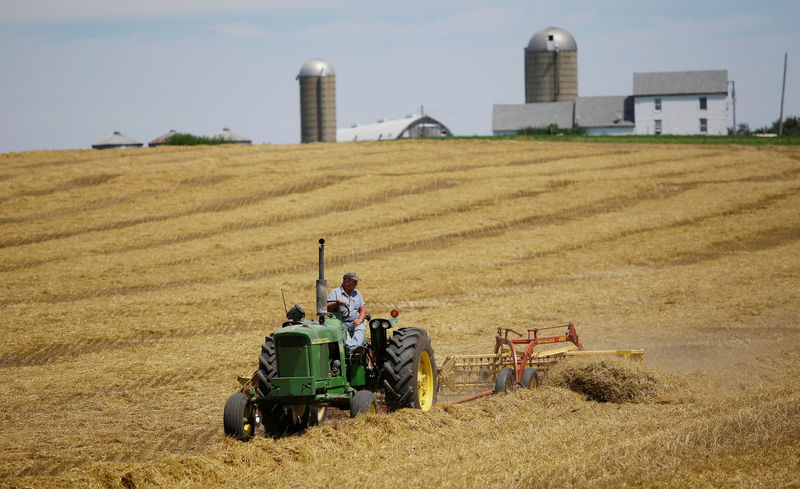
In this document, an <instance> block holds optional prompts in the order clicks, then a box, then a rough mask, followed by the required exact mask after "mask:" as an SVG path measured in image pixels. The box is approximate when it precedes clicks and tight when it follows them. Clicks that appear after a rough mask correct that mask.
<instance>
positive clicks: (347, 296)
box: [328, 272, 367, 350]
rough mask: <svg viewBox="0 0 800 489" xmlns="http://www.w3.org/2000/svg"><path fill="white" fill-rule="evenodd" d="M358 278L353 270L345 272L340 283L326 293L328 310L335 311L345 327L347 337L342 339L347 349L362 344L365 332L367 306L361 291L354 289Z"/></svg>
mask: <svg viewBox="0 0 800 489" xmlns="http://www.w3.org/2000/svg"><path fill="white" fill-rule="evenodd" d="M358 280H359V279H358V275H356V274H355V273H354V272H347V273H345V274H344V276H343V277H342V285H341V286H339V287H337V288H335V289H333V290H332V291H331V293H330V294H329V295H328V311H330V312H334V311H335V312H337V313H338V314H339V316H340V317H341V318H342V323H344V326H345V328H347V333H348V337H347V338H345V340H344V346H345V348H346V349H347V350H353V349H355V348H358V347H359V346H362V345H363V344H364V336H365V335H366V332H367V327H366V325H365V324H364V319H365V318H366V316H367V308H366V303H365V302H364V297H362V296H361V292H359V291H358V290H356V285H358Z"/></svg>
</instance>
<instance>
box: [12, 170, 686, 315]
mask: <svg viewBox="0 0 800 489" xmlns="http://www.w3.org/2000/svg"><path fill="white" fill-rule="evenodd" d="M691 188H693V187H691V186H678V185H675V186H672V187H670V188H666V189H658V191H648V192H644V191H643V192H639V193H637V194H632V195H630V196H620V197H612V198H608V199H603V200H601V201H597V202H594V203H591V204H586V205H582V206H577V207H572V208H568V209H564V210H560V211H556V212H554V213H551V214H544V215H541V214H537V215H531V216H525V217H522V218H517V219H512V220H511V221H507V222H501V223H495V224H491V225H486V226H481V227H477V228H468V229H464V230H459V231H454V232H450V233H446V234H442V235H439V236H435V237H431V238H424V239H417V240H411V241H397V242H394V243H392V244H389V245H384V246H381V247H378V248H372V249H370V250H366V251H364V252H361V253H358V254H356V255H353V256H348V257H346V260H350V263H353V262H354V261H361V260H370V259H373V258H378V257H381V256H384V255H388V254H393V253H402V252H406V251H419V250H421V249H440V248H446V247H450V246H453V245H455V244H457V243H461V242H463V241H464V240H466V239H478V238H485V237H491V236H499V235H502V234H504V233H505V232H507V230H509V229H520V228H524V227H531V226H538V225H543V224H550V223H553V222H558V221H569V220H575V219H582V218H586V217H590V216H592V215H598V214H606V213H611V212H617V211H620V210H622V209H624V208H627V207H630V206H633V205H636V204H639V203H641V202H642V201H644V200H661V199H664V198H667V197H671V196H674V195H677V194H680V193H683V192H686V191H688V190H690V189H691ZM343 259H344V258H338V259H337V258H336V257H334V258H331V260H329V261H330V262H331V265H337V264H340V265H344V264H345V262H341V263H339V262H338V261H337V260H343ZM315 266H317V264H316V263H312V262H300V263H296V264H293V265H290V266H285V267H277V268H274V269H269V270H262V271H256V272H250V273H245V274H241V273H240V274H233V275H229V276H217V277H198V278H194V279H184V280H172V281H166V282H161V283H151V284H141V285H131V286H125V287H112V288H108V289H98V290H94V291H84V292H80V293H75V294H60V295H58V294H53V295H49V296H47V297H41V298H37V299H28V300H26V302H38V303H50V304H52V303H61V302H75V301H80V300H85V299H91V298H100V297H113V296H117V295H129V294H139V293H146V292H153V291H157V290H164V289H171V288H178V287H187V286H194V285H214V284H219V283H222V282H224V281H226V280H231V279H232V280H242V281H251V280H261V279H263V278H267V277H270V276H275V275H281V274H296V273H300V272H307V271H309V270H313V268H314V267H315ZM17 302H18V301H17V300H11V301H7V300H0V305H9V304H15V303H17Z"/></svg>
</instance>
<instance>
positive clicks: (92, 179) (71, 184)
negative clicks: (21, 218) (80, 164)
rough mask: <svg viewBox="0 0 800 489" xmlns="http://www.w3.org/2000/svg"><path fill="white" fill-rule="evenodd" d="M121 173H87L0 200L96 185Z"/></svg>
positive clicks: (0, 200) (0, 198)
mask: <svg viewBox="0 0 800 489" xmlns="http://www.w3.org/2000/svg"><path fill="white" fill-rule="evenodd" d="M120 175H121V174H106V173H101V174H98V175H88V176H85V177H79V178H75V179H72V180H70V181H68V182H65V183H62V184H60V185H56V186H54V187H50V188H44V189H39V190H28V191H26V192H20V193H17V194H14V195H9V196H7V197H0V202H5V201H8V200H14V199H20V198H25V197H39V196H42V195H50V194H54V193H56V192H64V191H68V190H73V189H76V188H86V187H94V186H97V185H102V184H104V183H106V182H108V181H111V180H113V179H115V178H117V177H118V176H120Z"/></svg>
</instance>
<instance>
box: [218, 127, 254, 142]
mask: <svg viewBox="0 0 800 489" xmlns="http://www.w3.org/2000/svg"><path fill="white" fill-rule="evenodd" d="M211 139H221V140H223V141H230V142H231V143H233V144H252V141H251V140H250V139H247V138H246V137H244V136H242V135H241V134H237V133H235V132H233V131H231V130H230V129H228V128H227V127H224V128H223V129H222V130H221V131H217V132H215V133H214V135H212V136H211Z"/></svg>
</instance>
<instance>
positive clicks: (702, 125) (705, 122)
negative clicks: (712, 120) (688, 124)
mask: <svg viewBox="0 0 800 489" xmlns="http://www.w3.org/2000/svg"><path fill="white" fill-rule="evenodd" d="M700 132H701V133H703V134H708V119H700Z"/></svg>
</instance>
